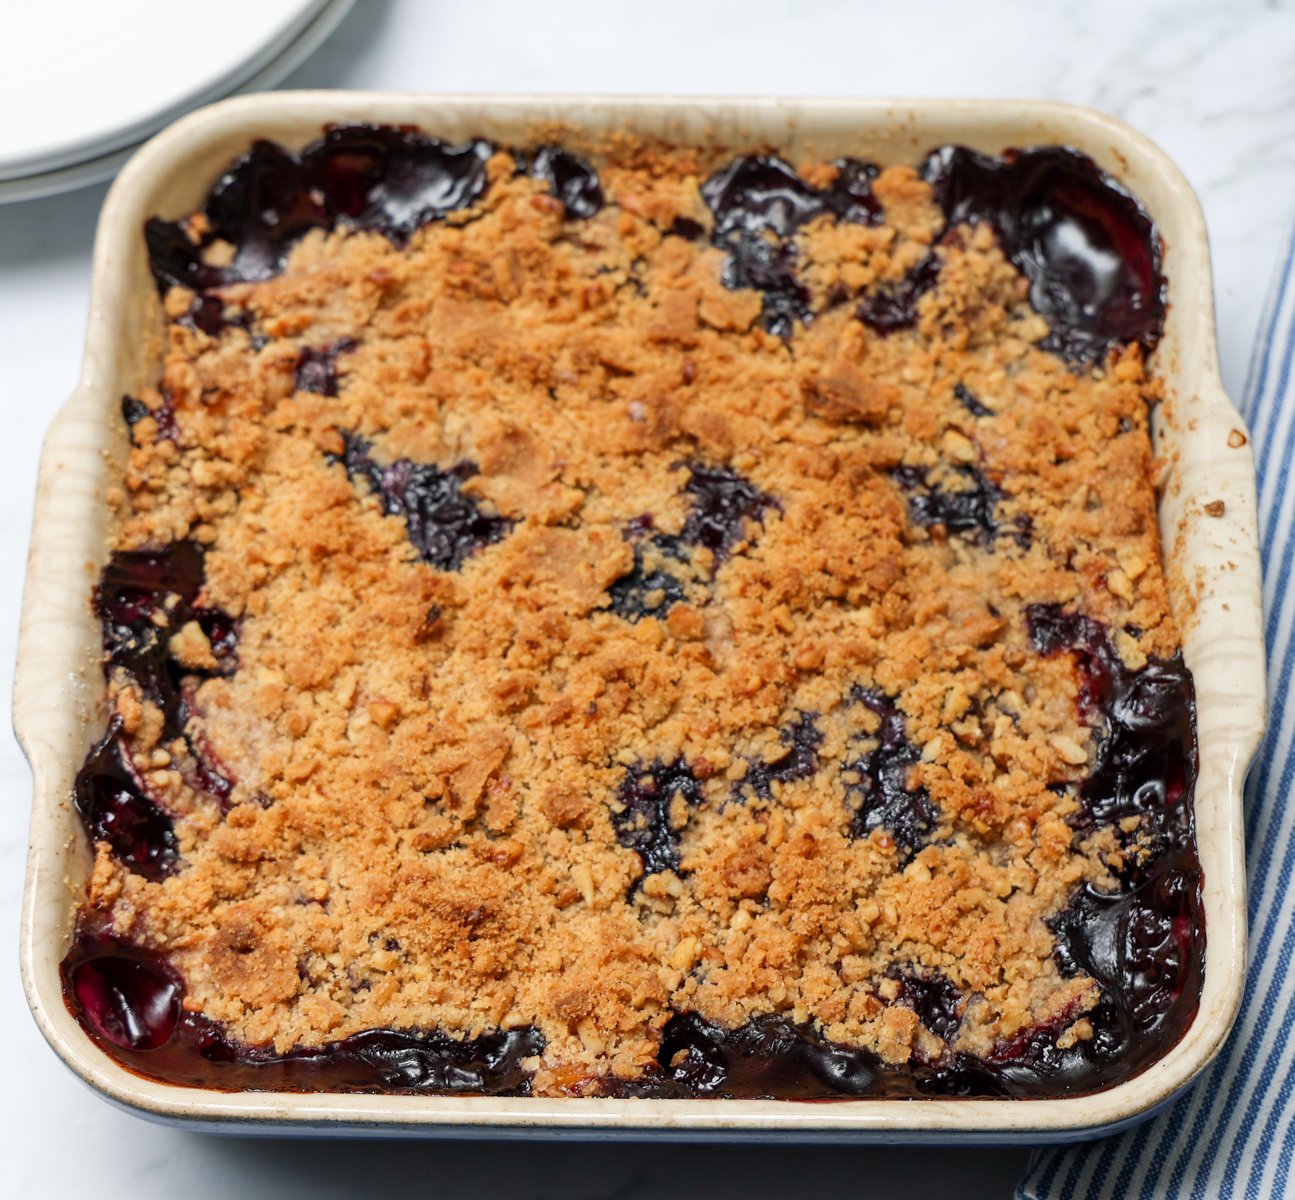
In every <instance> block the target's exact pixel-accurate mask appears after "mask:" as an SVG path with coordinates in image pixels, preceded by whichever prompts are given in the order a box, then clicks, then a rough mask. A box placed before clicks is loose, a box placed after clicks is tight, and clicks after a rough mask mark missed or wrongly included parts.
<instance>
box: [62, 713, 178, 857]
mask: <svg viewBox="0 0 1295 1200" xmlns="http://www.w3.org/2000/svg"><path fill="white" fill-rule="evenodd" d="M72 795H73V799H74V801H75V804H76V811H77V814H78V815H79V816H80V818H81V823H82V824H83V825H84V826H85V829H86V833H88V834H89V835H90V840H91V842H107V843H108V845H109V846H110V847H111V848H112V853H113V856H114V857H115V858H117V859H118V860H119V861H120V862H122V863H124V864H125V865H126V866H127V867H129V868H130V869H131V870H132V871H134V872H135V873H136V874H137V875H142V876H144V878H145V879H151V880H154V881H155V882H156V881H157V880H159V879H163V878H165V877H166V876H167V875H171V874H174V873H175V871H176V870H177V869H178V867H179V864H180V846H179V842H178V841H177V839H176V836H175V824H174V822H173V821H172V819H171V815H170V813H168V812H167V811H166V810H165V809H164V808H163V807H162V806H161V805H160V804H159V803H158V802H157V801H156V800H155V799H153V798H152V797H151V796H150V795H149V793H148V788H147V787H146V785H145V783H144V781H143V779H141V778H140V775H139V772H138V771H136V770H135V767H134V764H133V763H132V762H131V761H130V756H129V754H128V752H127V750H126V747H125V745H124V744H123V742H122V737H121V721H120V719H119V718H114V720H113V721H112V722H111V724H110V725H109V726H108V732H107V734H106V735H105V736H104V739H103V741H101V742H100V743H99V744H98V745H97V746H95V747H94V748H93V749H92V750H91V751H90V753H89V755H88V757H87V758H86V760H85V763H84V765H83V766H82V767H81V769H80V770H79V771H78V772H77V776H76V782H75V783H74V784H73V789H72Z"/></svg>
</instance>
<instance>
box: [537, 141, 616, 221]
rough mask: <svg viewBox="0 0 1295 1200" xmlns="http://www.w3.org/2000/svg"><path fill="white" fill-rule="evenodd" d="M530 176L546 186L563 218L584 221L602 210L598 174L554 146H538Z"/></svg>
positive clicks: (565, 151)
mask: <svg viewBox="0 0 1295 1200" xmlns="http://www.w3.org/2000/svg"><path fill="white" fill-rule="evenodd" d="M531 174H532V175H534V176H535V178H536V179H540V180H543V181H544V182H545V183H547V184H548V185H549V189H550V190H551V191H552V193H553V195H555V196H556V197H557V198H558V199H559V200H561V201H562V207H563V208H565V209H566V212H567V216H568V217H571V218H575V219H579V220H588V219H589V218H590V217H592V216H594V215H595V214H596V213H597V212H598V210H599V209H601V208H602V206H603V203H604V201H603V189H602V184H601V183H599V182H598V172H597V171H595V170H594V169H593V167H591V166H590V165H589V164H588V163H587V162H585V160H584V159H583V158H580V157H579V156H578V155H575V154H572V153H570V151H567V150H563V149H561V148H560V147H558V146H541V147H540V148H539V149H538V150H537V151H536V152H535V158H534V161H533V162H532V163H531Z"/></svg>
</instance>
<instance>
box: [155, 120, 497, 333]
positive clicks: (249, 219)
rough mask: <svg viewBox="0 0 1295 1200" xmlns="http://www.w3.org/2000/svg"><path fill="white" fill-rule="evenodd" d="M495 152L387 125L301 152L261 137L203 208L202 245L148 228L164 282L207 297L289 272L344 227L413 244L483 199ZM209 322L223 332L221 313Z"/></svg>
mask: <svg viewBox="0 0 1295 1200" xmlns="http://www.w3.org/2000/svg"><path fill="white" fill-rule="evenodd" d="M491 153H493V147H492V146H491V145H490V143H488V142H485V141H481V140H480V139H478V140H476V141H470V142H466V143H464V144H463V145H460V146H453V145H449V144H447V143H445V142H442V141H440V140H439V139H437V138H431V137H427V136H426V135H425V134H421V133H417V132H415V131H413V130H409V129H395V128H390V127H386V126H382V127H374V126H363V125H352V126H341V127H339V128H335V129H330V130H329V131H328V132H327V133H326V134H325V135H324V137H323V138H321V139H319V140H318V141H316V142H312V143H311V144H310V145H309V146H307V147H306V148H305V149H304V150H302V151H301V153H300V154H299V155H293V154H290V153H289V152H288V151H286V150H284V149H283V147H281V146H277V145H275V144H274V143H273V142H267V141H258V142H257V143H255V145H253V147H252V149H251V150H250V151H249V152H248V153H247V154H245V155H244V156H243V157H242V158H240V159H238V160H237V161H236V162H235V163H234V164H233V165H232V166H231V167H230V168H229V170H228V171H226V172H225V174H224V175H222V176H221V178H220V180H219V181H218V182H217V183H216V185H215V187H214V188H213V189H212V191H211V194H210V195H209V196H208V197H207V202H206V204H205V205H204V206H203V209H202V211H203V214H204V216H205V217H206V219H207V224H208V227H209V228H208V231H207V232H206V233H204V235H203V236H202V238H201V239H200V240H199V241H198V242H197V243H196V244H195V243H194V242H193V241H192V240H190V238H189V235H188V234H187V233H186V232H185V230H184V228H183V227H182V226H181V225H180V224H179V223H173V222H168V221H162V220H160V219H158V218H153V219H152V220H150V221H149V222H148V224H147V226H146V227H145V237H146V238H147V241H148V248H149V255H150V257H151V259H152V263H153V274H154V277H155V278H156V279H157V282H158V286H159V287H160V288H162V289H163V290H165V289H166V288H168V287H171V286H173V285H174V286H179V287H187V288H192V289H193V290H194V291H196V292H199V293H202V292H207V291H209V290H211V289H213V288H219V287H222V286H224V285H225V284H230V283H241V282H247V281H256V280H261V279H268V278H269V277H270V276H272V275H275V274H277V273H278V272H279V271H281V270H282V269H283V264H284V262H285V261H286V259H287V256H288V252H289V251H290V250H291V248H292V246H293V244H294V243H295V242H296V241H297V240H298V239H299V238H300V237H301V236H302V235H303V234H305V233H307V232H309V231H310V230H311V229H332V228H334V227H335V226H336V225H339V224H343V225H347V226H350V227H352V228H356V229H367V230H374V231H376V232H378V233H381V234H383V235H384V236H386V237H388V238H390V239H391V240H392V241H393V242H396V243H403V242H404V241H407V240H408V238H409V236H410V234H412V233H413V232H414V230H416V229H417V228H418V227H419V226H420V225H424V224H426V223H427V222H429V221H436V220H440V219H442V218H444V217H446V216H448V215H449V214H450V213H452V212H456V211H458V210H460V209H463V208H467V207H468V206H469V205H471V204H473V203H474V202H475V201H476V200H478V199H479V198H480V196H481V195H482V193H483V192H484V191H485V188H486V160H487V159H488V158H489V157H490V155H491ZM215 241H225V242H228V243H230V244H232V245H233V246H234V250H235V252H234V258H233V261H232V262H230V263H229V264H228V265H227V266H212V265H210V264H208V263H206V262H204V261H203V251H204V250H205V249H206V247H207V246H209V245H210V244H211V243H212V242H215ZM199 319H202V320H205V321H206V322H207V325H208V328H211V327H213V326H214V325H215V314H214V310H212V311H211V312H210V313H208V314H207V315H205V316H201V318H198V317H195V321H197V320H199ZM199 327H202V326H199ZM217 328H218V327H217Z"/></svg>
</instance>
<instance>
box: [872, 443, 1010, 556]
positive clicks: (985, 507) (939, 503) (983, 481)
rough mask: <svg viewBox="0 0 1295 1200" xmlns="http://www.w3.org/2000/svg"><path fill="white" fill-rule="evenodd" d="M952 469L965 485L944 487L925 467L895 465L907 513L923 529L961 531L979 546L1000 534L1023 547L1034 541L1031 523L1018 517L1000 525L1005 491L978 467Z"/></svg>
mask: <svg viewBox="0 0 1295 1200" xmlns="http://www.w3.org/2000/svg"><path fill="white" fill-rule="evenodd" d="M952 470H953V472H954V473H955V474H956V475H957V476H958V477H960V478H961V479H964V480H965V481H966V483H967V486H966V487H964V488H960V489H958V490H956V491H954V490H946V489H944V488H941V487H938V486H936V485H934V484H932V483H931V482H930V472H929V471H928V470H927V468H925V467H896V468H895V469H894V470H893V471H892V472H891V476H892V478H893V479H894V480H895V482H896V483H898V484H899V485H900V487H901V488H903V489H904V491H905V492H907V493H908V496H907V500H908V516H909V519H910V520H911V521H912V522H913V524H914V525H920V526H922V527H923V528H925V529H929V528H931V527H932V526H940V527H942V528H943V529H945V530H947V531H948V532H949V533H954V534H962V535H964V536H965V537H967V538H969V539H970V540H971V541H973V542H976V543H978V544H979V545H982V546H989V545H992V544H993V542H994V540H995V539H996V538H997V537H999V536H1000V535H1003V536H1009V537H1011V538H1012V539H1013V540H1014V541H1015V542H1016V543H1017V545H1019V546H1020V547H1021V548H1022V549H1029V546H1030V543H1031V541H1032V540H1033V522H1031V521H1030V520H1029V518H1028V517H1019V518H1017V520H1015V521H1014V522H1013V523H1012V525H1011V526H1010V528H1008V529H1003V528H1002V527H1001V526H1000V523H999V520H998V516H997V508H998V505H999V503H1000V502H1001V501H1002V500H1004V499H1006V498H1007V493H1006V492H1004V491H1003V490H1002V488H1000V487H999V486H998V485H997V484H995V483H994V481H993V480H992V479H990V478H989V476H988V475H987V474H986V473H985V472H984V471H982V470H981V469H980V468H979V467H973V466H968V465H966V464H961V463H960V464H958V465H957V466H955V467H953V468H952Z"/></svg>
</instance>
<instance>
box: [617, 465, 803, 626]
mask: <svg viewBox="0 0 1295 1200" xmlns="http://www.w3.org/2000/svg"><path fill="white" fill-rule="evenodd" d="M676 465H677V466H682V467H684V468H686V469H687V471H688V482H687V483H686V484H684V492H685V493H686V494H687V495H688V496H689V497H690V499H691V501H692V503H691V506H690V508H689V510H688V515H687V516H686V517H685V518H684V523H683V528H682V529H681V530H680V531H679V532H678V533H674V534H672V533H656V532H654V530H655V524H654V522H653V519H652V515H651V514H650V513H645V514H643V515H642V516H639V517H635V518H634V519H633V520H632V521H630V522H629V523H628V524H627V525H626V527H625V531H624V532H625V537H626V539H627V540H628V541H630V542H632V543H634V566H633V568H632V569H631V570H630V571H629V572H627V573H626V574H625V575H622V576H621V577H620V578H619V579H617V580H616V581H615V582H613V583H612V584H611V586H610V587H609V588H608V589H607V592H608V595H609V596H610V597H611V603H610V605H609V607H610V609H611V611H612V612H614V613H615V614H616V615H617V616H619V617H624V618H625V619H626V620H627V621H635V622H637V621H639V620H641V619H642V618H643V617H646V616H654V617H664V616H665V615H666V613H667V612H668V611H669V609H670V607H671V605H673V604H678V603H680V602H681V601H682V600H684V599H685V597H686V594H687V593H686V591H685V588H684V581H683V579H681V578H680V577H679V576H678V575H676V574H674V573H673V572H672V570H671V569H670V565H669V564H670V562H671V561H673V562H678V563H686V562H687V561H688V559H689V552H690V551H691V550H692V549H693V548H694V547H697V546H704V547H705V548H706V549H708V550H710V551H711V552H712V553H713V555H714V565H716V566H718V565H719V563H721V562H722V561H723V560H724V559H725V558H726V557H727V556H728V554H729V553H730V552H731V551H732V550H733V549H734V547H736V546H737V545H738V544H739V543H740V542H741V541H742V539H743V538H744V537H746V536H747V535H748V529H749V527H750V525H751V524H752V523H755V524H763V523H764V511H765V509H766V508H774V509H779V508H780V505H779V504H778V501H777V500H775V499H774V498H773V497H772V496H770V495H769V494H768V493H767V492H762V491H761V490H760V489H759V488H758V487H756V486H755V484H753V483H752V482H751V481H750V480H749V479H747V478H746V476H744V475H741V474H739V473H738V472H737V471H734V470H733V469H732V468H731V467H708V466H705V465H704V464H702V463H678V464H676ZM645 540H646V541H648V542H650V543H651V545H653V546H654V547H655V548H656V549H657V550H658V551H659V552H660V554H661V556H662V557H663V558H664V559H665V560H666V562H665V564H664V565H663V566H662V567H661V568H660V569H658V570H653V571H647V570H645V568H644V565H643V557H644V546H643V543H644V541H645ZM658 593H659V598H658ZM649 599H650V600H653V601H654V603H652V604H648V600H649Z"/></svg>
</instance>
